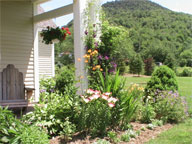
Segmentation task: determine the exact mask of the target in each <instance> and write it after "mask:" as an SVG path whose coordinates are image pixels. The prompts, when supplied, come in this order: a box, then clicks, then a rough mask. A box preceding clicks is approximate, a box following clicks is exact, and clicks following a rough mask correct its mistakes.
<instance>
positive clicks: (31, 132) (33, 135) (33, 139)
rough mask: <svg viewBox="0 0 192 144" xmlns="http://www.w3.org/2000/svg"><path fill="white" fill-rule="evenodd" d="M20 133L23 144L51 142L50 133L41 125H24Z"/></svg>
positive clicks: (45, 143)
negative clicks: (40, 126) (41, 127)
mask: <svg viewBox="0 0 192 144" xmlns="http://www.w3.org/2000/svg"><path fill="white" fill-rule="evenodd" d="M20 132H21V134H20V135H19V137H20V139H21V143H23V144H37V143H38V144H47V143H49V139H48V135H47V133H46V132H45V131H44V130H43V129H40V128H39V127H36V126H27V127H24V128H23V129H22V130H21V131H20Z"/></svg>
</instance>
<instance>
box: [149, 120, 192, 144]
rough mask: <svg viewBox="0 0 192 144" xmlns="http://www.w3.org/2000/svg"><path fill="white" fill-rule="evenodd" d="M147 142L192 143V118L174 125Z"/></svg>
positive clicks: (159, 143)
mask: <svg viewBox="0 0 192 144" xmlns="http://www.w3.org/2000/svg"><path fill="white" fill-rule="evenodd" d="M146 144H192V119H188V120H186V122H185V123H181V124H178V125H176V126H174V127H173V128H172V129H170V130H168V131H166V132H163V133H162V134H160V135H159V136H158V137H157V138H156V139H154V140H150V141H149V142H147V143H146Z"/></svg>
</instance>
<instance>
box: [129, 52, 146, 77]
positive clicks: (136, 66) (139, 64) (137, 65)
mask: <svg viewBox="0 0 192 144" xmlns="http://www.w3.org/2000/svg"><path fill="white" fill-rule="evenodd" d="M143 66H144V63H143V60H142V58H141V56H140V55H139V54H135V55H134V56H132V57H131V59H130V62H129V68H130V72H131V73H133V74H138V75H140V73H141V72H142V71H143Z"/></svg>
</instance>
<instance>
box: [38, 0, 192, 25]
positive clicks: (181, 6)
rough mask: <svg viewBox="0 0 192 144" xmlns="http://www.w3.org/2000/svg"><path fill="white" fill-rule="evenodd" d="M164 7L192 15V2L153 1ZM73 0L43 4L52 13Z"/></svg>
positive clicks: (63, 22) (66, 18)
mask: <svg viewBox="0 0 192 144" xmlns="http://www.w3.org/2000/svg"><path fill="white" fill-rule="evenodd" d="M111 1H115V0H101V3H102V4H103V3H106V2H111ZM151 1H152V2H155V3H157V4H159V5H161V6H163V7H166V8H168V9H170V10H173V11H176V12H183V13H188V14H192V8H191V7H192V0H151ZM72 3H73V0H51V1H49V2H47V3H44V4H41V6H42V7H43V9H44V10H45V11H50V10H53V9H55V8H59V7H62V6H65V5H68V4H72ZM72 19H73V14H69V15H66V16H62V17H58V18H55V19H53V21H54V22H55V23H56V24H57V26H63V25H66V24H67V23H68V22H70V21H71V20H72Z"/></svg>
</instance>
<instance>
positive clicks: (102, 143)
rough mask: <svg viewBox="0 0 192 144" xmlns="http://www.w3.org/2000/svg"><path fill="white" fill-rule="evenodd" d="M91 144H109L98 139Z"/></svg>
mask: <svg viewBox="0 0 192 144" xmlns="http://www.w3.org/2000/svg"><path fill="white" fill-rule="evenodd" d="M93 144H110V142H109V141H107V140H105V139H99V140H97V141H96V142H94V143H93Z"/></svg>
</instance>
